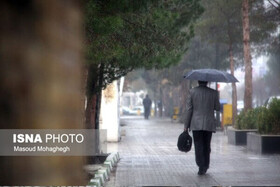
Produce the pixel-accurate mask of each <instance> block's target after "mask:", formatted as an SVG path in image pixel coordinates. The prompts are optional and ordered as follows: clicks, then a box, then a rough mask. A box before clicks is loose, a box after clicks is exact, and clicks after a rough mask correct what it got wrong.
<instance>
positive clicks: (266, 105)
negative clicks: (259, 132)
mask: <svg viewBox="0 0 280 187" xmlns="http://www.w3.org/2000/svg"><path fill="white" fill-rule="evenodd" d="M273 99H280V95H277V96H270V97H269V98H268V99H267V100H266V101H265V103H264V106H265V107H266V108H268V106H269V104H270V103H271V101H272V100H273Z"/></svg>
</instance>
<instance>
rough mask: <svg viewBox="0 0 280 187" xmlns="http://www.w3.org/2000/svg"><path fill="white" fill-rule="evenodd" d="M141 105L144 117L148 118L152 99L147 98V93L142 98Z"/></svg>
mask: <svg viewBox="0 0 280 187" xmlns="http://www.w3.org/2000/svg"><path fill="white" fill-rule="evenodd" d="M143 105H144V116H145V119H149V115H150V111H151V105H152V101H151V99H150V98H149V95H148V94H147V95H146V97H145V99H144V100H143Z"/></svg>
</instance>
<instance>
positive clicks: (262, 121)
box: [257, 99, 280, 134]
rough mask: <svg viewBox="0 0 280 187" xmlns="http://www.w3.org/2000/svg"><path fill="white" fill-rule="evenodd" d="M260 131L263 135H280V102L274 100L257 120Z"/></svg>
mask: <svg viewBox="0 0 280 187" xmlns="http://www.w3.org/2000/svg"><path fill="white" fill-rule="evenodd" d="M257 126H258V131H259V133H261V134H280V100H279V99H273V100H272V102H271V103H270V104H269V106H268V108H265V110H263V111H262V112H261V113H260V115H259V116H258V120H257Z"/></svg>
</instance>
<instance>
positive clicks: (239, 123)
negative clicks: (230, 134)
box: [234, 107, 265, 129]
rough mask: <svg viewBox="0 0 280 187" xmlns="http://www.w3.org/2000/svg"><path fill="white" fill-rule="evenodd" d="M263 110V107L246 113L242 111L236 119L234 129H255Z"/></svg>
mask: <svg viewBox="0 0 280 187" xmlns="http://www.w3.org/2000/svg"><path fill="white" fill-rule="evenodd" d="M263 110H265V107H258V108H254V109H251V110H248V111H247V113H245V112H244V111H242V112H241V113H240V114H239V115H238V116H237V119H236V122H235V125H234V128H236V129H257V128H258V125H257V121H258V116H259V114H260V113H262V112H263Z"/></svg>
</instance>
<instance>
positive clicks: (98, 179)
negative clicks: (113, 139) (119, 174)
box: [87, 152, 120, 187]
mask: <svg viewBox="0 0 280 187" xmlns="http://www.w3.org/2000/svg"><path fill="white" fill-rule="evenodd" d="M119 160H120V154H119V153H118V152H113V153H111V154H110V155H109V156H108V157H107V158H106V160H105V162H104V163H103V164H102V166H101V167H100V168H99V169H98V170H97V171H95V172H94V178H92V179H90V181H89V183H88V185H87V187H102V186H105V183H106V181H108V180H109V179H110V177H109V175H110V172H112V171H113V167H115V166H116V165H117V163H118V161H119Z"/></svg>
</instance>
